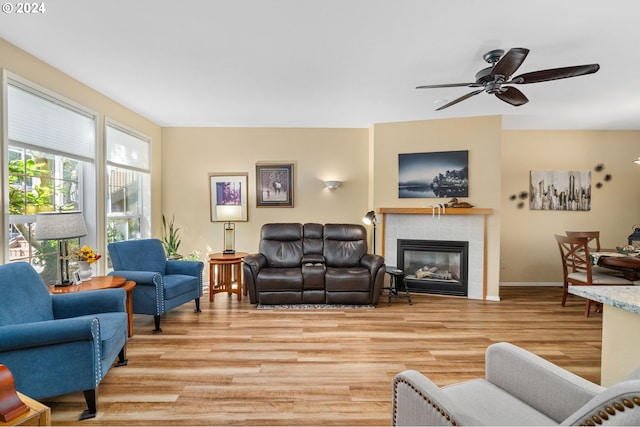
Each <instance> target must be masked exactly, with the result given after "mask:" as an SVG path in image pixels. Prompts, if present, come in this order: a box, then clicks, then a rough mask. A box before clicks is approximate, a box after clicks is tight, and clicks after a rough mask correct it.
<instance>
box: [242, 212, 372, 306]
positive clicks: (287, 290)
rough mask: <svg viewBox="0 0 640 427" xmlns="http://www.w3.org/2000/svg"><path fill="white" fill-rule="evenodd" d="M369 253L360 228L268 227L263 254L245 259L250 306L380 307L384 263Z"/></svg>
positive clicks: (265, 227) (263, 233)
mask: <svg viewBox="0 0 640 427" xmlns="http://www.w3.org/2000/svg"><path fill="white" fill-rule="evenodd" d="M367 248H368V245H367V233H366V229H365V228H364V227H363V226H362V225H359V224H325V225H322V224H316V223H306V224H304V225H303V224H298V223H273V224H265V225H263V226H262V230H261V236H260V245H259V253H256V254H250V255H248V256H246V257H245V258H244V267H243V270H244V272H245V283H246V286H247V289H248V291H249V298H250V301H251V303H252V304H256V303H259V304H300V303H305V304H363V305H364V304H374V305H375V304H376V303H377V300H378V294H379V293H380V288H381V284H382V281H383V278H384V259H383V258H382V257H380V256H378V255H372V254H367Z"/></svg>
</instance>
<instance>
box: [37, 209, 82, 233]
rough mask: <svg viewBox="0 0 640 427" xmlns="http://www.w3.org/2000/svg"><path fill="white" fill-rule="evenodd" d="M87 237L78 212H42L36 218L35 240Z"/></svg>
mask: <svg viewBox="0 0 640 427" xmlns="http://www.w3.org/2000/svg"><path fill="white" fill-rule="evenodd" d="M86 235H87V226H86V225H85V223H84V216H82V212H80V211H67V212H44V213H39V214H38V215H37V216H36V234H35V236H34V238H35V239H36V240H63V239H75V238H77V237H82V236H86Z"/></svg>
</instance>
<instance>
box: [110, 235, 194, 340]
mask: <svg viewBox="0 0 640 427" xmlns="http://www.w3.org/2000/svg"><path fill="white" fill-rule="evenodd" d="M107 249H108V250H109V256H110V257H111V262H112V264H113V270H114V271H112V272H111V273H109V275H112V276H123V277H125V278H126V279H127V280H133V281H134V282H136V287H135V288H134V289H133V312H134V313H137V314H151V315H153V316H154V317H153V318H154V322H155V329H154V330H153V331H154V332H162V329H161V328H160V316H161V315H162V314H163V313H165V312H167V311H169V310H171V309H172V308H175V307H177V306H179V305H182V304H184V303H186V302H189V301H195V304H196V308H195V312H200V297H201V296H202V270H203V268H204V264H203V263H202V262H200V261H182V260H173V259H169V260H168V259H167V255H166V253H165V251H164V247H163V246H162V242H161V241H160V240H159V239H142V240H125V241H122V242H114V243H109V245H108V246H107Z"/></svg>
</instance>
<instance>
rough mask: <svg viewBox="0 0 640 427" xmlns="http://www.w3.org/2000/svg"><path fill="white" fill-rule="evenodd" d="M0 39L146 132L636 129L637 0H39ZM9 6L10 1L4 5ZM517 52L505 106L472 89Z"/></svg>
mask: <svg viewBox="0 0 640 427" xmlns="http://www.w3.org/2000/svg"><path fill="white" fill-rule="evenodd" d="M41 1H42V2H43V3H44V5H45V8H46V10H45V12H44V13H42V14H32V15H24V14H23V15H20V14H17V13H15V12H14V13H2V14H0V37H2V38H4V39H5V40H7V41H8V42H10V43H13V44H14V45H16V46H18V47H20V48H22V49H24V50H25V51H27V52H29V53H31V54H33V55H34V56H36V57H38V58H40V59H42V60H43V61H45V62H47V63H49V64H51V65H53V66H54V67H56V68H58V69H60V70H62V71H63V72H65V73H67V74H69V75H71V76H73V77H74V78H76V79H78V80H80V81H81V82H83V83H85V84H87V85H89V86H91V87H92V88H94V89H96V90H98V91H99V92H101V93H103V94H105V95H107V96H109V97H111V98H112V99H114V100H115V101H117V102H119V103H120V104H123V105H125V106H126V107H128V108H130V109H132V110H134V111H136V112H138V113H140V114H141V115H143V116H145V117H147V118H149V119H150V120H152V121H153V122H155V123H157V124H159V125H161V126H243V127H247V126H248V127H258V126H260V127H262V126H265V127H274V126H275V127H368V126H370V125H372V124H374V123H385V122H398V121H409V120H425V119H438V118H450V117H465V116H481V115H496V114H497V115H503V116H504V121H503V125H504V127H505V128H506V129H536V128H544V129H633V130H637V129H640V94H639V93H638V88H640V72H639V71H640V48H639V46H638V43H639V41H640V25H639V24H638V17H639V16H640V2H638V1H637V0H608V1H603V0H536V1H527V2H525V1H515V0H484V1H477V0H475V1H474V0H438V1H433V0H186V1H175V0H173V1H168V0H135V1H132V0H102V1H98V0H91V1H90V0H41ZM14 4H15V3H14ZM511 47H526V48H529V49H530V50H531V52H530V53H529V56H528V57H527V59H526V60H525V62H524V64H523V65H522V67H520V69H519V70H518V72H517V73H516V74H520V73H524V72H529V71H536V70H539V69H547V68H556V67H565V66H571V65H582V64H589V63H599V64H600V66H601V69H600V71H599V72H598V73H596V74H592V75H588V76H582V77H576V78H572V79H564V80H557V81H552V82H545V83H536V84H530V85H519V86H518V88H519V89H520V90H522V91H523V92H524V93H525V94H526V96H527V97H528V98H529V100H530V102H529V103H528V104H526V105H524V106H521V107H513V106H511V105H509V104H506V103H504V102H502V101H500V100H498V99H497V98H495V97H494V96H493V95H489V94H486V93H482V94H480V95H477V96H475V97H472V98H470V99H468V100H466V101H464V102H462V103H460V104H457V105H455V106H452V107H450V108H448V109H446V110H443V111H440V112H436V111H434V110H435V108H436V107H437V106H438V105H439V104H437V102H438V101H442V100H449V101H450V100H453V99H455V98H457V97H459V96H462V95H463V94H465V93H467V92H471V91H472V90H473V89H472V88H466V87H461V88H460V87H459V88H447V89H423V90H416V89H415V87H416V86H418V85H422V84H438V83H452V82H456V83H457V82H472V81H474V76H475V73H476V72H477V71H478V70H480V69H481V68H484V67H485V66H487V64H486V63H485V62H484V61H483V59H482V55H483V54H484V53H485V52H487V51H489V50H492V49H497V48H500V49H504V50H508V49H509V48H511Z"/></svg>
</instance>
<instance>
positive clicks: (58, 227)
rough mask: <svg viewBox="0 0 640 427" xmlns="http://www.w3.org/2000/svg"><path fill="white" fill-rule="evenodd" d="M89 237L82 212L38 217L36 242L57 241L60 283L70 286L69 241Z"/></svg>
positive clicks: (45, 213)
mask: <svg viewBox="0 0 640 427" xmlns="http://www.w3.org/2000/svg"><path fill="white" fill-rule="evenodd" d="M86 235H87V226H86V225H85V223H84V216H82V212H80V211H65V212H62V211H60V212H44V213H39V214H38V215H37V216H36V233H35V236H34V238H35V239H36V240H57V241H58V256H59V259H60V282H59V283H56V286H69V285H70V284H71V281H70V280H69V239H77V238H78V237H83V236H86Z"/></svg>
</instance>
